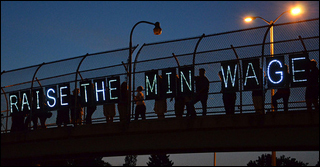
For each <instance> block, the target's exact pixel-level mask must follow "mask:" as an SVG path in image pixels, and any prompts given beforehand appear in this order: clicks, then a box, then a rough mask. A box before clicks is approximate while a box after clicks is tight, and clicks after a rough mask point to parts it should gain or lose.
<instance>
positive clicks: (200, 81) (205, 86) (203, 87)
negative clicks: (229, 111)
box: [187, 68, 209, 116]
mask: <svg viewBox="0 0 320 167" xmlns="http://www.w3.org/2000/svg"><path fill="white" fill-rule="evenodd" d="M205 73H206V70H205V69H204V68H200V69H199V76H196V77H195V82H196V94H195V96H194V98H193V99H192V100H191V101H190V102H189V103H188V105H187V112H188V113H190V114H191V116H195V115H196V113H195V109H194V107H193V106H194V104H196V103H197V102H199V101H200V102H201V105H202V115H203V116H206V115H207V100H208V92H209V80H208V78H207V77H206V76H205Z"/></svg>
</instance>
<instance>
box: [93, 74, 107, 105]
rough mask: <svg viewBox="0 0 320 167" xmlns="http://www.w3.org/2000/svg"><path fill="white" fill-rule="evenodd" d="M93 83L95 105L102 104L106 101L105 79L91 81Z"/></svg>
mask: <svg viewBox="0 0 320 167" xmlns="http://www.w3.org/2000/svg"><path fill="white" fill-rule="evenodd" d="M93 83H94V89H95V91H94V93H95V103H96V104H103V103H105V102H106V101H107V98H106V81H105V79H96V80H93Z"/></svg>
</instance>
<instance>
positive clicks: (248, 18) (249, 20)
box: [244, 17, 253, 22]
mask: <svg viewBox="0 0 320 167" xmlns="http://www.w3.org/2000/svg"><path fill="white" fill-rule="evenodd" d="M252 20H253V19H252V17H247V18H245V19H244V21H245V22H251V21H252Z"/></svg>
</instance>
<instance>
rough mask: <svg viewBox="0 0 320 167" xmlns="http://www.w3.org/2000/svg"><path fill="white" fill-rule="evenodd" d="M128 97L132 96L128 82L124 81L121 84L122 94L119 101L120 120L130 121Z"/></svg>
mask: <svg viewBox="0 0 320 167" xmlns="http://www.w3.org/2000/svg"><path fill="white" fill-rule="evenodd" d="M128 98H130V91H129V90H128V85H127V82H126V81H124V82H122V84H121V86H120V96H119V102H118V111H119V117H120V122H125V123H129V122H130V110H128V106H129V104H128Z"/></svg>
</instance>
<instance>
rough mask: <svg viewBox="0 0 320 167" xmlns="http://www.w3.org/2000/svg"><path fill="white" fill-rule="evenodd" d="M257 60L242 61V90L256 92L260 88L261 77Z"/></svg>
mask: <svg viewBox="0 0 320 167" xmlns="http://www.w3.org/2000/svg"><path fill="white" fill-rule="evenodd" d="M259 64H260V62H259V59H245V60H242V76H243V89H244V90H257V89H259V88H261V83H262V80H261V76H262V74H261V73H260V70H259V69H260V67H259Z"/></svg>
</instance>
